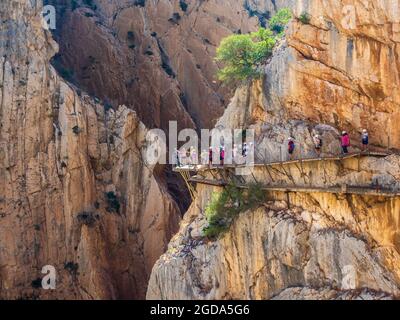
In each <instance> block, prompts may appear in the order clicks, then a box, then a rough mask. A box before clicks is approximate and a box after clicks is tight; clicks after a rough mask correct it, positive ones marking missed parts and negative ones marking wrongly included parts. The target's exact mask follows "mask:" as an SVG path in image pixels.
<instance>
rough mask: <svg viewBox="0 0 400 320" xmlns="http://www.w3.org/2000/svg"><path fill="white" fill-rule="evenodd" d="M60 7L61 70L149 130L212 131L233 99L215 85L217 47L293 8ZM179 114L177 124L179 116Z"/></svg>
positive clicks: (59, 2) (238, 4)
mask: <svg viewBox="0 0 400 320" xmlns="http://www.w3.org/2000/svg"><path fill="white" fill-rule="evenodd" d="M48 2H49V3H52V4H55V5H56V7H57V8H58V12H59V16H60V23H59V28H58V29H57V30H56V31H55V36H56V40H57V41H58V42H59V43H60V55H59V56H57V57H56V58H57V59H56V61H55V62H56V64H57V65H60V66H61V69H62V70H64V71H65V72H66V73H67V75H68V76H69V77H70V80H71V81H74V82H76V83H78V84H79V86H80V87H81V88H84V89H85V90H86V91H87V92H89V93H90V94H92V95H95V96H97V97H99V98H101V99H103V100H105V101H107V102H108V103H110V104H112V105H114V106H118V105H120V104H125V105H127V106H128V107H130V108H132V109H134V110H136V111H137V113H138V115H139V117H140V119H141V120H142V121H143V122H144V123H145V124H146V126H148V127H150V128H153V127H158V128H163V129H168V122H169V121H171V120H177V121H178V124H179V128H198V129H200V128H212V126H213V125H214V124H215V123H216V121H217V120H218V118H219V117H220V116H221V115H222V113H223V111H224V108H225V106H226V105H227V104H228V102H229V98H230V97H231V94H232V92H231V90H230V89H229V88H227V87H223V86H221V83H220V82H218V81H216V80H217V79H216V72H217V70H218V65H217V64H216V63H215V62H214V57H215V51H216V47H217V46H218V45H219V43H220V41H221V39H222V38H224V37H226V36H228V35H230V34H232V33H247V32H250V31H254V30H256V29H257V27H258V26H259V23H260V22H261V23H265V20H266V19H267V18H269V17H270V16H271V14H273V13H274V12H276V10H277V9H279V8H281V7H283V6H284V5H286V4H287V3H290V2H291V1H288V0H285V1H271V0H262V1H253V0H250V1H249V0H240V1H216V0H210V1H200V0H184V1H181V0H172V1H169V0H161V1H135V0H124V1H104V0H95V1H92V2H91V3H92V4H93V5H91V6H88V5H85V2H84V1H75V3H76V5H75V6H72V4H71V1H64V0H53V1H48ZM177 115H179V117H177Z"/></svg>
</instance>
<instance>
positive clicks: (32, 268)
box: [0, 0, 181, 299]
mask: <svg viewBox="0 0 400 320" xmlns="http://www.w3.org/2000/svg"><path fill="white" fill-rule="evenodd" d="M41 10H42V2H41V1H25V0H18V1H17V0H12V1H2V2H1V3H0V18H1V21H2V23H1V25H0V35H1V39H0V40H1V45H0V57H1V58H0V122H1V127H0V298H2V299H18V298H27V299H36V298H57V299H66V298H69V299H117V298H119V299H128V298H130V299H133V298H143V297H144V295H145V291H146V286H147V279H148V277H149V272H150V270H151V267H152V265H153V263H154V262H155V261H156V260H157V259H158V257H159V256H160V255H161V254H162V253H163V252H164V251H165V249H166V245H167V243H168V241H169V239H170V237H171V236H172V235H173V234H174V233H175V232H176V230H177V227H178V223H179V221H180V219H181V212H180V208H179V207H178V205H177V203H176V202H175V201H174V200H173V199H172V197H171V196H170V195H169V193H168V192H167V190H166V187H165V182H163V181H160V180H159V178H158V176H159V175H154V174H153V173H154V171H156V170H157V168H152V167H148V166H147V165H146V164H145V163H144V161H143V159H142V154H143V152H145V144H144V139H145V135H146V131H147V129H146V128H145V126H144V125H143V123H142V122H141V121H140V120H139V119H138V117H137V116H136V113H135V112H133V111H132V110H130V109H128V108H126V107H123V106H121V107H119V108H118V109H117V110H116V111H113V110H107V108H105V106H104V105H101V104H99V103H96V102H95V101H93V99H92V98H90V97H89V96H87V95H86V94H84V93H82V92H80V91H78V90H75V89H73V88H72V87H71V86H70V85H69V84H67V83H66V82H65V81H64V80H63V79H62V78H61V77H60V76H59V75H58V74H57V73H56V71H55V70H54V68H53V67H52V66H51V65H50V62H49V60H50V58H51V57H52V56H53V55H54V54H55V53H56V52H57V49H58V46H57V44H56V43H55V42H54V41H53V39H52V36H51V34H50V33H49V32H47V31H44V29H43V28H42V24H41ZM154 199H157V201H154ZM45 265H52V266H54V267H55V268H56V271H57V279H56V281H57V289H56V290H43V289H41V277H43V274H41V270H42V267H43V266H45Z"/></svg>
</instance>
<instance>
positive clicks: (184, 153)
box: [175, 129, 369, 167]
mask: <svg viewBox="0 0 400 320" xmlns="http://www.w3.org/2000/svg"><path fill="white" fill-rule="evenodd" d="M350 142H351V141H350V135H349V134H348V132H347V131H343V132H342V134H341V136H340V143H341V147H342V154H343V155H346V154H348V153H349V148H350V146H351V143H350ZM313 143H314V147H315V152H316V153H317V155H318V157H321V151H322V147H323V145H324V141H323V138H322V136H321V135H320V134H315V135H314V136H313ZM361 144H362V151H366V150H368V145H369V134H368V131H367V130H366V129H364V130H363V131H362V134H361ZM252 147H253V146H252V144H251V145H250V146H249V145H247V143H244V144H243V145H234V146H233V149H232V156H233V160H234V161H235V159H237V156H238V155H240V156H242V157H244V158H246V157H247V156H248V155H249V152H250V150H252ZM295 150H296V141H295V139H294V138H292V137H289V138H288V153H289V158H290V159H292V157H293V155H294V153H295ZM215 153H217V154H215ZM175 156H176V162H177V166H178V167H184V166H192V165H198V164H201V165H209V166H212V165H221V166H223V165H224V163H225V159H226V150H225V146H223V145H220V146H219V147H215V148H213V147H210V148H209V150H208V151H207V150H203V151H202V152H201V154H200V163H199V155H198V153H197V149H196V148H195V147H190V148H188V149H185V148H182V149H179V150H178V149H175ZM215 159H218V163H215Z"/></svg>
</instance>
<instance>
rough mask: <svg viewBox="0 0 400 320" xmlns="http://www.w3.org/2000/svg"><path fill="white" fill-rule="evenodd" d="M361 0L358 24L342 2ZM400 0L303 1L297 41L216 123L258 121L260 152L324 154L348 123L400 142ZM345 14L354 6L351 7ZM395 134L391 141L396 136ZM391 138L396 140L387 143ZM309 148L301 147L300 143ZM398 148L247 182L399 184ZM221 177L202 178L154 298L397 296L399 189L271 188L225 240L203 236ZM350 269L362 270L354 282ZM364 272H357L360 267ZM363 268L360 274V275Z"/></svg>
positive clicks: (290, 36)
mask: <svg viewBox="0 0 400 320" xmlns="http://www.w3.org/2000/svg"><path fill="white" fill-rule="evenodd" d="M345 5H352V6H353V7H352V8H353V9H354V11H353V12H354V14H355V18H356V19H355V21H354V23H355V25H354V28H353V29H349V28H345V27H343V21H342V19H343V14H342V12H343V11H342V10H343V9H344V8H345ZM395 5H398V6H400V3H398V1H392V2H390V5H389V2H384V1H382V2H375V1H374V2H373V1H357V0H353V1H318V0H315V1H295V2H294V3H293V9H294V11H295V14H296V17H298V18H299V17H300V15H301V14H302V13H305V12H306V13H308V15H309V16H310V20H309V21H306V20H304V19H302V20H303V22H301V21H300V20H296V21H294V22H293V23H292V24H291V25H290V26H289V28H288V31H287V39H286V40H285V41H283V42H282V43H281V44H280V45H279V46H278V47H277V48H276V50H275V53H274V56H273V57H272V58H271V60H270V61H269V62H268V64H267V65H266V67H265V78H264V79H263V81H257V82H254V83H253V84H252V85H250V86H248V87H244V88H240V89H238V90H237V91H236V94H235V96H234V98H233V99H232V102H231V104H230V105H229V107H228V108H227V110H226V111H225V113H224V115H223V117H222V118H221V119H220V120H219V121H218V125H219V126H222V127H225V128H252V129H254V130H255V132H256V140H257V143H256V145H257V152H256V157H257V158H258V161H260V160H265V161H267V162H273V161H279V160H285V159H287V154H286V146H287V138H288V137H289V136H292V137H294V138H295V139H296V142H297V145H298V148H297V150H296V154H295V157H302V158H304V157H316V153H315V151H314V146H313V142H312V136H313V134H315V133H319V134H320V135H321V136H322V137H323V140H324V147H323V150H322V155H333V154H338V152H340V144H339V140H338V137H339V133H340V132H341V130H343V129H345V130H347V131H349V132H350V134H351V136H352V139H353V142H354V143H353V150H354V151H356V150H357V149H358V148H359V147H360V146H359V140H360V133H361V130H362V129H363V128H367V129H368V130H369V131H370V133H371V139H372V143H373V146H372V148H374V149H377V150H387V149H388V147H389V148H393V149H396V148H398V147H399V141H398V136H399V135H398V133H397V132H398V128H397V127H398V126H396V123H397V121H398V120H397V119H398V116H399V108H398V107H399V101H398V92H397V90H396V87H397V86H398V81H399V69H398V68H399V57H398V50H399V39H398V37H397V32H398V31H397V30H398V24H397V23H396V18H395V16H394V15H393V13H394V12H397V11H396V10H398V8H399V7H396V6H395ZM345 12H347V11H345ZM389 137H390V139H388V138H389ZM388 141H389V145H388ZM300 146H301V147H300ZM398 164H399V156H398V155H392V156H389V157H387V158H384V159H376V158H372V157H365V158H362V159H361V160H358V159H349V160H342V161H337V162H335V161H333V162H329V163H325V162H314V163H310V164H292V165H290V166H288V167H286V168H282V167H281V166H276V167H272V168H270V169H269V170H267V169H266V168H254V169H253V170H252V171H251V174H248V175H246V176H245V177H244V179H245V180H246V181H247V182H254V180H256V181H258V182H262V183H264V184H266V185H277V186H282V185H295V186H304V187H307V186H308V187H310V186H316V187H322V188H324V187H329V186H336V185H340V184H343V183H347V184H349V185H371V183H372V182H373V181H379V184H380V185H383V186H386V187H394V188H396V187H397V188H398V181H399V165H398ZM215 191H218V188H217V187H209V186H198V198H197V200H196V201H195V202H194V203H193V204H192V207H191V208H190V210H189V212H188V213H187V214H186V216H185V218H184V221H183V223H182V225H181V230H180V232H179V233H178V234H177V235H176V236H175V237H174V238H173V240H172V241H171V243H170V245H169V250H168V252H167V253H166V254H165V255H163V256H162V257H161V258H160V260H159V261H158V262H157V263H156V265H155V267H154V269H153V272H152V276H151V280H150V283H149V289H148V291H147V298H149V299H154V298H162V299H174V298H181V299H273V298H276V299H382V298H385V299H386V298H392V297H397V296H399V285H400V278H399V272H398V270H399V266H400V260H399V258H400V256H399V250H400V247H399V231H400V228H399V214H400V207H399V199H398V198H386V197H375V196H374V197H372V196H360V195H354V194H353V195H341V194H329V193H326V192H325V193H324V192H322V193H321V192H311V191H310V192H289V193H284V192H268V194H267V196H268V199H269V200H268V202H267V203H265V204H263V205H262V206H261V207H260V208H259V209H257V210H254V211H249V212H244V213H242V214H241V215H240V216H239V217H238V218H237V219H236V220H235V222H234V223H233V225H232V226H231V227H230V230H229V231H228V232H227V233H226V234H224V235H223V236H222V237H221V238H220V239H219V240H218V241H215V242H210V241H208V240H207V239H204V237H203V236H202V230H203V228H204V226H206V225H207V222H206V219H205V208H206V206H207V204H208V203H209V201H210V199H211V194H212V193H213V192H215ZM349 270H353V271H355V276H354V277H352V278H353V279H356V281H355V282H354V283H352V285H351V286H350V287H351V288H350V289H351V290H350V291H349V290H347V289H349V288H348V287H347V282H346V279H347V278H346V277H347V275H348V274H349ZM353 273H354V272H353ZM353 275H354V274H353Z"/></svg>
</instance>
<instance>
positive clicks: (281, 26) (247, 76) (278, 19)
mask: <svg viewBox="0 0 400 320" xmlns="http://www.w3.org/2000/svg"><path fill="white" fill-rule="evenodd" d="M291 18H292V14H291V12H290V10H289V9H281V10H279V11H278V12H277V14H276V15H275V16H273V17H272V18H271V20H270V23H269V28H267V29H266V28H260V29H259V30H258V31H257V32H252V33H249V34H234V35H231V36H229V37H226V38H225V39H223V40H222V41H221V44H220V46H219V47H218V49H217V55H216V61H218V62H221V63H222V64H223V65H224V67H223V68H222V69H221V70H220V71H219V72H218V79H219V80H220V81H222V82H224V83H225V84H228V85H230V84H237V83H240V82H244V81H247V80H251V79H255V78H258V77H260V75H261V74H262V72H261V70H260V66H261V65H262V63H264V62H265V60H266V59H268V57H270V56H271V54H272V50H273V48H274V46H275V44H276V42H277V41H278V40H279V39H280V38H282V37H283V35H284V31H285V26H286V25H287V24H288V22H289V21H290V19H291Z"/></svg>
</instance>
